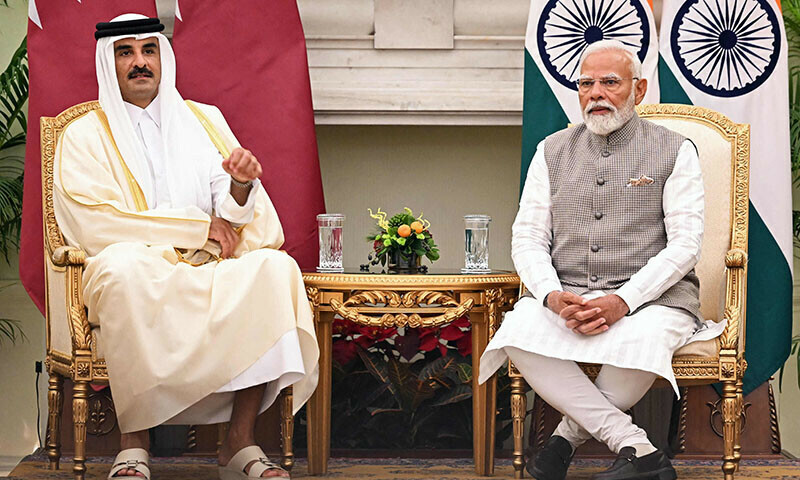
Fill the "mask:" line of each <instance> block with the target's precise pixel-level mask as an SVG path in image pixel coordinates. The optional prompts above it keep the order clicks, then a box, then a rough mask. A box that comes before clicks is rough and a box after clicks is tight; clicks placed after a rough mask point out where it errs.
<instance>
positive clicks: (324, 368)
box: [307, 312, 333, 475]
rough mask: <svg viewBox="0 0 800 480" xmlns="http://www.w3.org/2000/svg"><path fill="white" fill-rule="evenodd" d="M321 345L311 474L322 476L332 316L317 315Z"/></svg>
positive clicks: (312, 410)
mask: <svg viewBox="0 0 800 480" xmlns="http://www.w3.org/2000/svg"><path fill="white" fill-rule="evenodd" d="M317 318H318V320H317V325H316V327H317V342H318V344H319V383H317V389H316V390H315V391H314V394H313V395H312V396H311V399H310V400H309V401H308V407H307V408H308V410H307V412H308V473H309V474H311V475H322V474H325V473H327V471H328V458H329V457H330V451H331V383H332V382H331V373H332V372H331V362H332V359H331V356H332V351H331V350H332V348H333V339H332V337H331V335H332V331H331V327H332V324H333V312H318V313H317Z"/></svg>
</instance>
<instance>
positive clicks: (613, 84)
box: [575, 77, 639, 93]
mask: <svg viewBox="0 0 800 480" xmlns="http://www.w3.org/2000/svg"><path fill="white" fill-rule="evenodd" d="M623 80H639V78H638V77H633V78H617V77H606V78H600V79H595V78H581V79H578V80H576V81H575V85H577V86H578V90H580V91H581V92H584V93H585V92H588V91H589V90H591V89H592V87H593V86H594V83H595V82H600V85H601V86H602V87H603V89H605V90H606V91H607V92H612V93H613V92H615V91H617V90H619V89H620V87H621V86H622V81H623Z"/></svg>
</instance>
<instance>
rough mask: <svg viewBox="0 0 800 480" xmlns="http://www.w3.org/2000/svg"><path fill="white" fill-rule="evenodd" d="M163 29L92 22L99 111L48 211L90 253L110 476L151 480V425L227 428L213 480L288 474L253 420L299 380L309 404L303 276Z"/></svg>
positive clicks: (81, 127)
mask: <svg viewBox="0 0 800 480" xmlns="http://www.w3.org/2000/svg"><path fill="white" fill-rule="evenodd" d="M163 28H164V27H163V25H161V24H160V22H159V21H158V19H148V18H146V17H143V16H141V15H135V14H126V15H122V16H120V17H117V18H115V19H114V20H112V21H111V22H108V23H101V24H98V27H97V32H96V34H95V37H96V38H97V40H98V42H97V52H96V66H97V77H98V85H99V103H100V107H101V109H98V110H94V111H91V112H89V113H87V114H85V115H83V116H81V117H79V118H77V119H75V120H74V121H73V122H71V123H70V124H69V125H68V126H67V127H66V128H65V130H64V132H63V133H62V135H61V136H60V138H59V141H58V145H57V148H56V155H55V163H54V207H55V212H56V217H57V220H58V223H59V225H60V226H61V228H62V231H63V234H64V237H65V239H66V240H67V242H68V243H69V244H70V245H73V246H77V247H80V248H82V249H84V250H85V251H86V252H87V253H88V255H89V258H88V259H87V266H86V270H85V272H84V285H83V287H84V292H83V293H84V300H85V303H86V305H87V309H88V313H89V321H90V323H91V324H93V325H95V326H99V327H100V328H99V329H96V334H97V339H98V342H97V343H98V344H99V345H100V346H101V348H102V349H103V354H104V357H105V359H106V362H107V366H108V372H109V380H110V383H111V391H112V393H113V395H114V401H115V405H116V408H117V416H118V421H119V422H118V423H119V426H120V430H121V431H122V437H121V447H122V451H121V452H120V454H119V455H118V456H117V459H116V460H115V462H114V465H113V467H112V469H111V472H110V473H109V478H111V477H122V476H139V477H145V478H148V479H149V477H150V470H149V465H148V456H147V448H148V446H149V437H148V432H147V429H148V428H150V427H152V426H155V425H159V424H161V423H192V424H204V423H219V422H223V421H230V429H229V431H228V435H227V438H226V439H225V441H224V443H223V445H222V446H221V448H220V452H219V465H220V476H221V478H223V479H234V478H248V477H275V476H281V477H288V473H287V472H286V471H284V470H283V469H281V468H280V467H279V466H278V465H275V464H274V463H272V462H270V461H269V460H268V459H267V458H266V455H265V454H264V452H263V451H262V450H261V449H260V448H259V447H258V446H256V445H255V439H254V432H253V428H254V424H255V419H256V416H257V415H258V413H260V412H263V411H264V410H265V409H266V408H267V407H268V406H269V405H270V404H271V403H272V402H273V401H274V400H275V398H276V397H277V395H278V394H279V392H280V390H281V389H282V388H284V387H286V386H288V385H294V403H295V404H294V410H295V411H297V409H299V408H300V406H301V405H302V404H303V403H304V402H305V401H306V400H307V399H308V398H309V397H310V395H311V394H312V393H313V391H314V388H315V387H316V383H317V375H318V368H317V358H318V355H319V352H318V347H317V345H316V338H315V334H314V326H313V322H312V318H311V311H310V307H309V305H308V301H307V300H306V297H305V289H304V285H303V281H302V275H301V274H300V271H299V269H298V267H297V265H296V263H295V262H294V260H292V258H291V257H289V256H288V255H287V254H286V253H285V252H282V251H280V250H278V249H279V248H280V246H281V244H282V243H283V232H282V229H281V226H280V221H279V220H278V217H277V214H276V212H275V209H274V207H273V206H272V203H271V202H270V200H269V197H268V196H267V194H266V192H265V191H264V189H263V187H262V186H261V184H260V182H259V180H258V177H259V176H260V175H261V173H262V171H261V167H260V165H259V163H258V161H257V159H256V158H255V156H254V155H253V154H252V153H251V152H249V151H248V150H245V149H243V148H241V147H240V146H239V144H238V141H237V140H236V138H235V137H234V135H233V133H232V132H231V131H230V128H229V127H228V125H227V123H226V122H225V120H224V118H223V117H222V115H221V113H220V112H219V110H218V109H216V108H215V107H212V106H209V105H201V104H197V103H193V102H185V101H184V100H183V98H181V96H180V94H179V93H178V91H177V90H176V89H175V59H174V54H173V53H172V49H171V47H170V45H169V42H168V41H167V39H166V38H165V37H164V36H163V35H161V34H160V33H158V32H160V31H161V30H163Z"/></svg>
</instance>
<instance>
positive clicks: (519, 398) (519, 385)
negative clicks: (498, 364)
mask: <svg viewBox="0 0 800 480" xmlns="http://www.w3.org/2000/svg"><path fill="white" fill-rule="evenodd" d="M508 376H509V377H511V421H512V422H513V429H514V454H513V455H514V461H513V462H512V463H513V465H514V478H522V477H523V476H524V475H525V444H524V438H523V437H524V436H525V412H526V411H527V401H526V400H527V399H526V398H525V379H524V378H523V377H522V374H520V373H519V371H518V370H517V369H516V368H515V367H514V364H513V363H511V361H510V360H509V362H508Z"/></svg>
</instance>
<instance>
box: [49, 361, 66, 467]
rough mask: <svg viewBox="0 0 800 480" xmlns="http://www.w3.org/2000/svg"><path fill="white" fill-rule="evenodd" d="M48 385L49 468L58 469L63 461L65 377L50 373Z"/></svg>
mask: <svg viewBox="0 0 800 480" xmlns="http://www.w3.org/2000/svg"><path fill="white" fill-rule="evenodd" d="M47 383H48V387H47V410H48V412H47V435H46V437H47V458H48V459H49V464H48V468H49V469H50V470H58V469H59V466H60V462H61V413H62V412H63V411H64V378H63V377H62V376H61V375H59V374H57V373H55V372H51V373H50V380H48V382H47Z"/></svg>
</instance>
